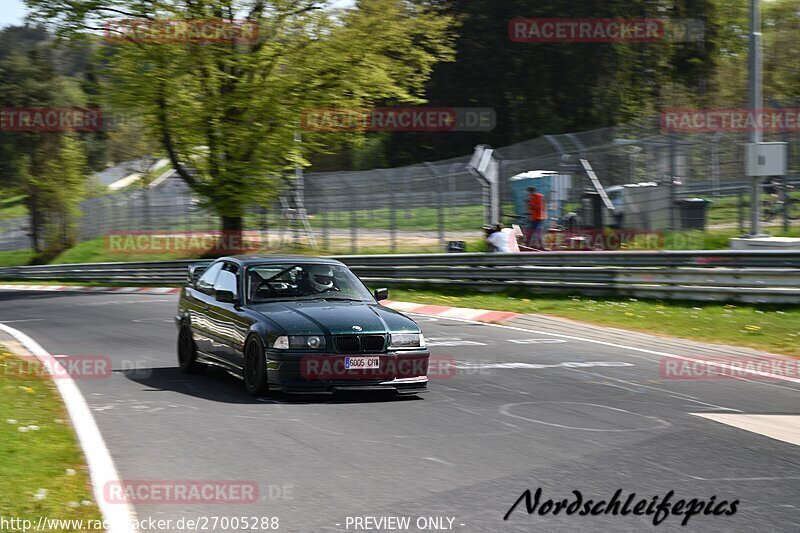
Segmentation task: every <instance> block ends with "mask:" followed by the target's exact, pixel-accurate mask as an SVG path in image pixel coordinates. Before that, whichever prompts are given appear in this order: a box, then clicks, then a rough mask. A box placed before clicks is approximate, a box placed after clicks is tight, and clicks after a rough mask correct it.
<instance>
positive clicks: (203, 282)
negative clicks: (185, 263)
mask: <svg viewBox="0 0 800 533" xmlns="http://www.w3.org/2000/svg"><path fill="white" fill-rule="evenodd" d="M221 269H222V263H214V264H213V265H211V266H210V267H208V269H207V270H206V271H205V272H203V275H202V276H200V279H198V280H197V283H195V287H197V290H199V291H200V292H204V293H206V294H210V293H211V289H213V288H214V280H215V279H217V274H219V271H220V270H221Z"/></svg>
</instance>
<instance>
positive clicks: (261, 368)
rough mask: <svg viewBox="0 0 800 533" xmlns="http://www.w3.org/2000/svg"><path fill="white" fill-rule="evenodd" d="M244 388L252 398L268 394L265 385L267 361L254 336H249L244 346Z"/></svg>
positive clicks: (261, 346) (261, 344)
mask: <svg viewBox="0 0 800 533" xmlns="http://www.w3.org/2000/svg"><path fill="white" fill-rule="evenodd" d="M243 374H244V386H245V388H246V389H247V392H248V393H250V394H251V395H253V396H264V395H266V394H267V393H269V387H268V385H267V359H266V356H265V352H264V344H263V343H262V342H261V340H260V339H259V338H258V337H257V336H255V335H252V336H250V338H249V339H247V342H246V343H245V345H244V372H243Z"/></svg>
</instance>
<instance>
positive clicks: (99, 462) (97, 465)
mask: <svg viewBox="0 0 800 533" xmlns="http://www.w3.org/2000/svg"><path fill="white" fill-rule="evenodd" d="M0 330H3V331H5V332H6V333H8V334H9V335H11V336H12V337H14V338H15V339H17V341H19V342H20V343H21V344H22V345H23V346H24V347H25V348H26V349H27V350H28V351H29V352H31V353H32V354H33V355H35V356H36V358H37V359H38V360H39V361H40V362H41V363H42V364H43V365H44V367H45V368H48V369H49V368H55V365H60V364H61V363H59V362H58V359H56V358H55V357H53V356H52V355H50V354H49V353H48V352H47V351H46V350H45V349H44V348H42V347H41V346H40V345H39V343H38V342H36V341H35V340H33V339H32V338H30V337H29V336H27V335H26V334H25V333H22V332H21V331H19V330H16V329H14V328H12V327H10V326H6V325H5V324H3V323H0ZM61 375H62V376H63V377H60V378H59V379H54V380H53V381H54V382H55V384H56V387H57V388H58V392H59V394H61V398H62V399H63V400H64V405H65V406H66V408H67V412H68V413H69V417H70V419H71V420H72V426H73V427H74V428H75V433H76V434H77V435H78V442H80V445H81V448H82V449H83V455H84V456H85V457H86V463H87V465H88V466H89V474H90V477H91V479H92V490H93V491H94V498H95V501H97V505H98V507H99V508H100V511H101V512H102V513H103V519H104V521H105V522H106V523H107V524H108V529H107V530H106V532H107V533H137V531H136V528H135V527H134V522H135V520H136V514H135V511H134V509H133V507H132V506H131V505H130V503H127V502H126V503H121V504H110V503H108V502H107V501H106V499H105V496H104V495H103V488H104V487H105V486H106V484H108V483H115V484H116V485H117V486H120V485H121V481H120V479H119V474H117V469H116V467H115V466H114V460H113V459H112V458H111V454H109V453H108V448H107V447H106V443H105V441H104V440H103V436H102V435H101V434H100V429H99V428H98V427H97V423H96V422H95V421H94V418H93V417H92V412H91V411H90V410H89V406H88V405H87V404H86V400H85V399H84V397H83V395H82V394H81V391H80V389H79V388H78V385H77V384H76V383H75V380H73V379H72V377H70V376H69V374H67V373H66V371H64V373H63V374H61ZM123 497H124V496H123Z"/></svg>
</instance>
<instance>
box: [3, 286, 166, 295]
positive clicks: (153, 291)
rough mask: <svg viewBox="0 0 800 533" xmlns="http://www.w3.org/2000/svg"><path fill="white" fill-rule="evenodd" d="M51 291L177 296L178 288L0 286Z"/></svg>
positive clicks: (22, 289) (19, 289)
mask: <svg viewBox="0 0 800 533" xmlns="http://www.w3.org/2000/svg"><path fill="white" fill-rule="evenodd" d="M4 289H11V290H15V291H53V292H99V293H115V294H120V293H121V294H178V293H180V292H181V289H180V288H178V287H87V286H82V285H12V284H6V285H0V290H4Z"/></svg>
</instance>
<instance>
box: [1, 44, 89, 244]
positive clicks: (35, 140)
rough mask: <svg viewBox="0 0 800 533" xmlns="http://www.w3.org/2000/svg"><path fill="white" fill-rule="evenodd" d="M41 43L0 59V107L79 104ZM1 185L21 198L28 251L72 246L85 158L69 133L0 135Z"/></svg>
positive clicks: (82, 186) (10, 132)
mask: <svg viewBox="0 0 800 533" xmlns="http://www.w3.org/2000/svg"><path fill="white" fill-rule="evenodd" d="M50 52H51V49H50V48H48V47H47V46H44V45H43V44H42V42H38V43H31V42H28V41H22V40H20V41H18V48H17V49H16V50H14V51H12V52H9V53H6V54H4V55H3V59H2V60H0V106H2V107H4V108H6V107H9V108H15V107H16V108H30V107H73V106H78V105H80V102H78V101H75V100H74V98H75V94H74V93H73V94H70V91H68V90H66V84H65V81H64V80H63V79H62V78H61V77H60V76H58V75H57V74H56V72H55V71H54V69H53V66H52V63H51V61H50V59H51V57H50ZM0 161H1V162H2V163H0V181H2V183H3V187H4V188H6V189H8V190H16V191H19V192H20V193H21V194H23V195H24V196H25V205H26V207H27V209H28V217H29V231H30V235H31V248H32V249H33V250H34V251H35V252H37V253H42V254H44V256H43V259H46V258H47V257H49V256H52V255H55V254H57V253H58V252H60V251H62V250H64V249H65V248H67V247H69V246H71V245H72V244H73V243H74V240H75V239H74V237H75V235H74V231H75V225H76V223H77V219H78V216H79V214H80V213H79V209H78V204H79V202H80V200H81V199H82V198H83V197H84V192H85V181H84V180H85V178H84V172H85V171H86V159H85V156H84V154H83V145H82V143H81V142H80V141H79V140H78V139H77V138H76V137H74V136H73V135H71V134H64V133H51V132H20V131H3V132H0Z"/></svg>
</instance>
